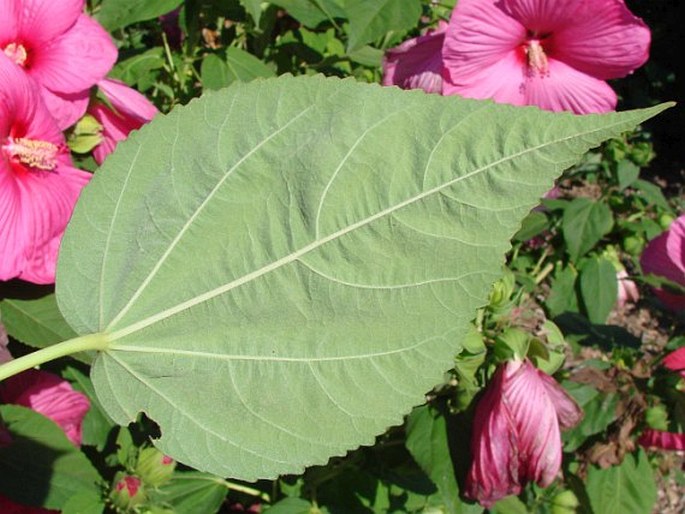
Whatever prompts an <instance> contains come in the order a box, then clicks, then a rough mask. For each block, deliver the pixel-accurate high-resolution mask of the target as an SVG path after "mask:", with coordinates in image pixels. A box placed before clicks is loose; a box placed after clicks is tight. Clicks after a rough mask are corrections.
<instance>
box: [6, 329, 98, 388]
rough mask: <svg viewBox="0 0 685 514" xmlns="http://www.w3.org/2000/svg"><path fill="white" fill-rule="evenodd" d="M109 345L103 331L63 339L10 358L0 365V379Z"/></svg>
mask: <svg viewBox="0 0 685 514" xmlns="http://www.w3.org/2000/svg"><path fill="white" fill-rule="evenodd" d="M108 347H109V339H108V338H107V335H106V334H104V333H98V334H88V335H86V336H81V337H75V338H74V339H69V340H68V341H63V342H61V343H57V344H55V345H52V346H48V347H47V348H43V349H41V350H38V351H36V352H33V353H29V354H28V355H24V356H23V357H19V358H18V359H14V360H11V361H9V362H7V363H5V364H3V365H1V366H0V381H2V380H5V379H6V378H9V377H11V376H13V375H16V374H17V373H21V372H22V371H25V370H27V369H31V368H34V367H36V366H38V365H40V364H44V363H46V362H49V361H52V360H55V359H58V358H60V357H65V356H67V355H71V354H72V353H78V352H83V351H87V350H99V351H102V350H106V349H107V348H108Z"/></svg>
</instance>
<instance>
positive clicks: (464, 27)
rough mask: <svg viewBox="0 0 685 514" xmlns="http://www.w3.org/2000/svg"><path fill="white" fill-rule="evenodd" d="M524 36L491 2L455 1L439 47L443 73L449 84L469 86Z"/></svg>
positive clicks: (522, 30)
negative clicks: (455, 4)
mask: <svg viewBox="0 0 685 514" xmlns="http://www.w3.org/2000/svg"><path fill="white" fill-rule="evenodd" d="M525 37H526V29H525V28H524V27H523V25H521V24H520V23H518V22H517V21H516V20H514V19H513V18H511V17H510V16H509V15H507V14H506V13H505V12H504V11H503V10H502V9H500V8H499V7H497V6H496V5H495V3H494V2H493V1H490V0H488V1H485V2H484V1H482V0H459V2H458V3H457V7H455V9H454V11H452V17H451V19H450V23H449V26H448V28H447V32H446V34H445V43H444V45H443V48H442V58H443V63H444V66H445V68H446V70H447V71H446V74H447V76H448V77H449V78H450V81H451V82H452V83H453V84H465V83H473V82H474V81H473V79H474V77H476V76H480V75H481V74H482V72H483V70H484V68H489V67H491V66H493V65H495V64H496V63H497V62H498V61H500V60H501V59H504V58H506V57H507V55H508V54H509V53H510V52H512V51H513V50H514V49H516V48H517V47H519V46H520V45H521V43H522V42H523V41H524V40H525ZM478 98H484V97H483V96H480V97H478Z"/></svg>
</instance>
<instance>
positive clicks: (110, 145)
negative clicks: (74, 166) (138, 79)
mask: <svg viewBox="0 0 685 514" xmlns="http://www.w3.org/2000/svg"><path fill="white" fill-rule="evenodd" d="M98 88H100V91H102V93H103V94H104V95H105V97H107V100H108V101H109V103H110V105H111V106H112V107H113V108H114V109H115V110H114V111H113V110H112V109H110V108H109V107H107V106H106V105H104V104H103V103H101V102H95V103H94V104H93V105H91V107H90V108H89V109H88V112H89V113H90V114H91V115H92V116H93V117H94V118H95V119H96V120H98V122H99V123H100V125H102V141H101V142H100V144H98V145H97V146H96V147H95V149H94V150H93V157H94V158H95V162H97V163H98V164H102V162H103V161H104V160H105V157H107V156H108V155H109V154H110V153H112V152H113V151H114V148H115V147H116V145H117V143H118V142H119V141H122V140H124V139H126V137H127V136H128V134H129V132H131V131H132V130H136V129H139V128H140V127H142V126H143V125H144V124H145V123H147V122H148V121H150V120H151V119H152V118H154V116H155V115H156V114H157V112H159V111H157V108H156V107H155V106H154V105H153V104H152V103H151V102H150V101H149V100H148V99H147V98H145V97H144V96H143V95H141V94H140V93H139V92H138V91H136V90H135V89H132V88H130V87H128V86H127V85H126V84H124V83H123V82H119V81H118V80H112V79H104V80H101V81H100V82H98Z"/></svg>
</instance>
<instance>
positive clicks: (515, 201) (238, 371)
mask: <svg viewBox="0 0 685 514" xmlns="http://www.w3.org/2000/svg"><path fill="white" fill-rule="evenodd" d="M658 110H659V109H658V108H655V109H651V110H646V111H641V112H631V113H623V114H612V115H607V116H589V117H582V118H581V117H573V116H571V115H558V114H557V115H555V114H550V113H545V112H541V111H539V110H537V109H534V108H528V109H517V108H513V107H508V106H501V105H495V104H494V103H491V102H476V101H470V100H463V99H459V98H456V97H440V96H436V95H426V94H424V93H423V92H420V91H414V92H407V91H400V90H398V89H395V88H381V87H379V86H373V85H364V84H359V83H356V82H354V81H350V80H342V81H341V80H337V79H324V78H322V77H313V78H312V77H308V78H304V77H301V78H293V77H284V78H279V79H274V80H264V81H256V82H252V83H250V84H235V85H234V86H232V87H231V88H228V89H225V90H222V91H218V92H213V93H210V94H206V95H205V96H204V97H203V98H201V99H200V100H197V101H193V102H191V103H190V104H189V105H188V106H185V107H180V108H177V109H175V110H174V111H173V112H171V113H170V114H169V115H167V116H158V117H157V118H155V120H154V121H153V122H152V123H151V124H149V125H148V126H146V127H144V128H143V129H142V130H141V131H140V132H137V133H134V134H132V135H131V137H130V138H129V140H128V141H126V142H124V143H123V144H121V145H120V146H119V147H118V148H117V150H116V152H115V153H114V154H113V155H112V156H110V158H108V160H107V162H106V163H105V164H104V166H103V167H102V168H101V169H100V171H99V172H98V173H97V175H96V176H95V178H94V180H93V181H92V182H91V183H90V184H89V185H88V186H87V188H86V190H85V191H84V193H83V195H82V198H81V200H80V201H79V203H78V205H77V207H76V210H75V213H74V216H73V219H72V221H71V223H70V226H69V228H68V230H67V233H66V235H65V237H64V239H63V242H62V249H61V253H60V262H59V268H58V283H57V297H58V303H59V305H60V308H61V309H62V311H63V313H64V315H65V318H66V319H67V321H68V322H69V323H70V324H71V325H72V327H73V328H74V329H75V330H76V331H77V332H78V333H80V334H88V333H98V332H102V333H105V334H106V336H107V338H108V339H109V341H110V345H109V348H108V350H106V351H104V352H102V353H101V354H100V355H99V356H98V357H97V358H96V360H95V362H94V365H93V370H92V379H93V383H94V385H95V388H96V392H97V394H98V397H99V398H100V400H101V402H102V405H103V407H104V408H105V409H106V410H107V412H108V413H109V414H110V416H112V418H113V419H114V420H115V421H117V422H118V423H121V424H126V423H128V422H130V421H131V420H133V419H135V417H136V415H137V414H138V413H139V412H141V411H143V412H145V413H146V414H147V415H148V416H149V417H150V418H151V419H153V420H154V421H156V422H157V423H158V424H159V425H160V428H161V432H162V436H161V438H160V439H159V440H158V441H157V442H156V444H157V446H158V447H159V448H160V449H161V450H162V451H164V452H165V453H167V454H169V455H171V456H173V457H174V458H176V459H178V460H180V461H182V462H184V463H186V464H189V465H191V466H194V467H196V468H198V469H200V470H205V471H210V472H212V473H215V474H217V475H222V476H231V477H235V478H240V479H244V480H254V479H257V478H268V477H274V476H276V475H278V474H280V473H295V472H298V471H300V470H301V469H302V468H303V466H306V465H310V464H316V463H324V462H325V461H326V460H327V459H328V458H329V457H330V456H332V455H340V454H343V453H344V452H345V451H347V450H349V449H351V448H355V447H357V446H359V445H361V444H371V443H372V442H373V440H374V436H375V435H377V434H378V433H380V432H382V431H383V430H385V429H386V428H387V427H388V426H390V425H393V424H397V423H400V422H401V420H402V416H403V415H404V414H405V413H407V412H408V411H409V409H410V408H411V407H412V406H414V405H416V404H419V403H421V402H422V400H423V395H424V394H425V393H426V392H427V391H428V390H429V389H430V388H431V387H432V386H433V385H435V384H436V383H437V382H439V381H440V380H441V377H442V374H443V372H444V371H445V369H447V368H449V367H450V366H451V365H452V364H453V356H454V354H455V353H456V352H458V351H459V350H460V339H461V338H462V336H463V335H464V334H466V333H467V332H468V322H469V320H470V319H471V318H472V317H473V316H474V312H475V310H476V308H477V307H479V306H481V305H483V304H484V303H485V302H486V296H487V293H488V288H489V286H490V284H491V282H493V281H494V280H495V279H496V278H497V277H498V275H499V273H500V268H501V265H502V263H503V256H504V253H505V252H506V250H507V249H508V247H509V243H508V241H509V238H510V237H511V236H512V235H513V234H514V233H515V232H516V231H517V230H518V228H519V225H520V221H521V219H522V218H523V217H524V216H525V215H526V214H527V213H528V211H529V210H530V208H531V207H532V206H534V205H535V204H536V203H537V202H538V199H539V198H540V196H541V195H543V194H544V193H545V191H547V190H548V189H550V188H551V187H552V183H553V180H554V179H555V178H556V177H557V176H558V175H559V174H560V173H561V171H562V170H563V169H564V168H566V167H567V166H569V165H571V164H572V163H573V162H574V161H575V160H576V159H578V158H579V157H580V156H581V154H582V153H583V152H584V151H586V150H587V149H588V148H589V147H591V146H595V145H597V144H598V143H599V142H600V141H601V140H603V139H605V138H608V137H610V136H612V135H616V134H618V133H620V132H621V131H623V130H627V129H629V128H631V127H633V126H634V125H635V124H636V123H638V122H640V121H642V120H644V119H646V118H648V117H650V116H652V115H654V114H655V113H656V112H658Z"/></svg>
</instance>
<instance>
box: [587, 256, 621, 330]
mask: <svg viewBox="0 0 685 514" xmlns="http://www.w3.org/2000/svg"><path fill="white" fill-rule="evenodd" d="M580 293H581V296H582V297H583V305H584V307H585V311H586V312H587V316H588V319H589V320H590V321H591V322H592V323H597V324H600V323H605V322H606V320H607V317H609V313H610V312H611V309H613V308H614V305H615V304H616V299H617V298H618V280H617V279H616V268H615V267H614V265H613V264H612V263H611V262H610V261H609V260H608V259H605V258H604V257H593V258H591V259H589V260H588V261H587V262H585V263H584V264H583V267H582V269H581V270H580Z"/></svg>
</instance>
